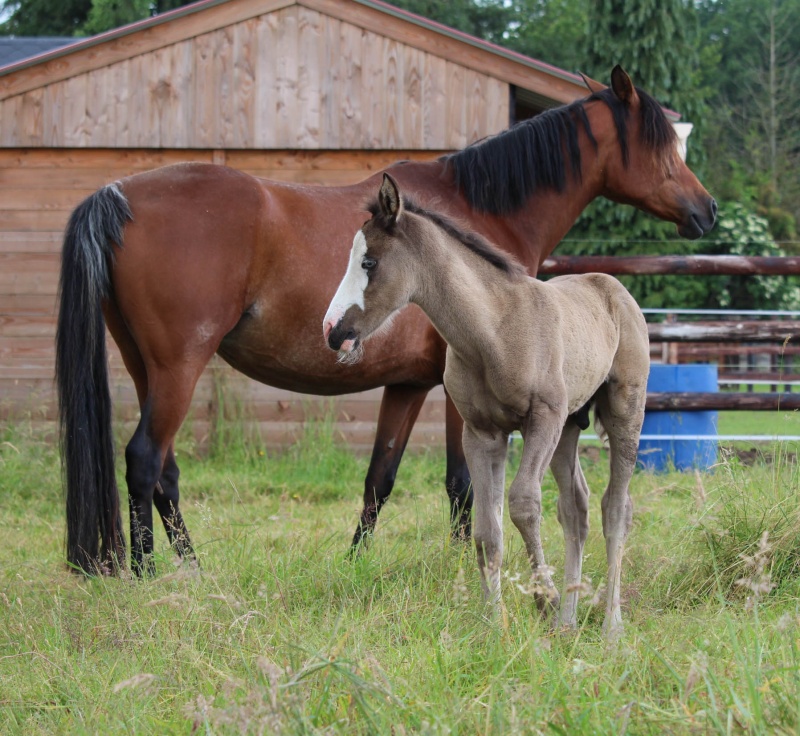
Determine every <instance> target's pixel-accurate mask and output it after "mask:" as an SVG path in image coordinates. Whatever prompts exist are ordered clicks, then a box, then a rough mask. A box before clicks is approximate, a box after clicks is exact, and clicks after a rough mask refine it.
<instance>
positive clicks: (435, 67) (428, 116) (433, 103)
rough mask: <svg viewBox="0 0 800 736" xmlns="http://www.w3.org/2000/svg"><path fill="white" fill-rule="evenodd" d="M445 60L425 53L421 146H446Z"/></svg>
mask: <svg viewBox="0 0 800 736" xmlns="http://www.w3.org/2000/svg"><path fill="white" fill-rule="evenodd" d="M446 75H447V62H446V61H445V60H444V59H442V58H440V57H439V56H434V55H433V54H425V69H424V77H423V83H422V87H423V103H422V117H423V120H422V140H423V144H422V147H423V148H439V149H444V148H446V147H447V92H446V87H445V85H446V78H447V76H446Z"/></svg>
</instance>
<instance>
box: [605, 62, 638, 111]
mask: <svg viewBox="0 0 800 736" xmlns="http://www.w3.org/2000/svg"><path fill="white" fill-rule="evenodd" d="M611 89H612V90H614V94H615V95H616V96H617V99H618V100H619V101H620V102H622V103H624V104H626V105H632V104H633V103H634V102H636V100H637V94H636V88H635V87H634V86H633V82H631V78H630V77H629V76H628V72H626V71H625V70H624V69H623V68H622V67H621V66H620V65H619V64H617V65H616V66H615V67H614V68H613V69H612V70H611Z"/></svg>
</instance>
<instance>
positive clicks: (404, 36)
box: [0, 0, 586, 107]
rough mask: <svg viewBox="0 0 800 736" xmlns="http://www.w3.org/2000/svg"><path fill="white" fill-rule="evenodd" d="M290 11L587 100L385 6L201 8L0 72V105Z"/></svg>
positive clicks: (546, 71) (543, 68)
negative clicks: (301, 10) (110, 66)
mask: <svg viewBox="0 0 800 736" xmlns="http://www.w3.org/2000/svg"><path fill="white" fill-rule="evenodd" d="M292 5H299V6H303V7H306V8H309V9H311V10H316V11H318V12H320V13H324V14H326V15H329V16H331V17H334V18H337V19H339V20H343V21H347V22H349V23H352V24H354V25H356V26H359V27H361V28H364V29H365V30H369V31H373V32H375V33H378V34H380V35H383V36H387V37H390V38H393V39H395V40H397V41H401V42H403V43H406V44H409V45H411V46H414V47H416V48H419V49H421V50H423V51H428V52H431V53H434V54H437V55H439V56H443V57H445V58H447V59H448V60H450V61H453V62H456V63H458V64H461V65H463V66H465V67H468V68H472V69H475V70H476V71H480V72H483V73H485V74H489V75H491V76H494V77H496V78H498V79H500V80H502V81H505V82H508V83H509V84H513V85H515V86H517V87H519V88H521V89H523V90H526V91H527V93H528V94H529V95H532V96H533V99H537V100H538V101H539V102H540V104H542V106H544V107H550V106H553V105H557V104H562V103H566V102H571V101H573V100H575V99H578V98H579V97H583V96H585V95H586V88H585V87H584V85H583V82H582V80H581V78H580V77H579V76H578V75H576V74H572V73H570V72H567V71H565V70H563V69H559V68H557V67H554V66H552V65H550V64H546V63H544V62H541V61H538V60H537V59H532V58H530V57H527V56H524V55H523V54H519V53H516V52H514V51H510V50H509V49H505V48H503V47H501V46H497V45H495V44H492V43H489V42H487V41H483V40H481V39H478V38H475V37H474V36H470V35H469V34H467V33H463V32H461V31H457V30H455V29H453V28H449V27H447V26H444V25H442V24H440V23H436V22H434V21H431V20H428V19H427V18H423V17H421V16H418V15H415V14H413V13H409V12H408V11H405V10H402V9H400V8H397V7H394V6H393V5H389V4H388V3H385V2H382V1H381V0H200V1H199V2H195V3H192V4H191V5H185V6H183V7H181V8H178V9H176V10H173V11H170V12H167V13H162V14H161V15H157V16H155V17H153V18H148V19H146V20H142V21H139V22H137V23H131V24H129V25H127V26H122V27H121V28H117V29H115V30H112V31H108V32H106V33H102V34H99V35H97V36H92V37H90V38H86V39H83V40H79V41H76V42H75V43H71V44H70V45H69V46H66V47H61V48H57V49H54V50H51V51H48V52H46V53H43V54H40V55H38V56H35V57H33V58H27V59H24V60H20V61H17V62H14V63H11V64H9V65H7V66H3V67H0V99H5V98H6V97H10V96H13V95H17V94H21V93H23V92H27V91H30V90H32V89H36V88H38V87H42V86H44V85H46V84H49V83H51V82H54V81H60V80H63V79H68V78H70V77H72V76H75V75H77V74H82V73H85V72H87V71H91V70H93V69H97V68H100V67H102V66H106V65H108V64H112V63H115V62H117V61H121V60H124V59H128V58H131V57H133V56H137V55H139V54H142V53H146V52H149V51H153V50H156V49H158V48H162V47H164V46H168V45H170V44H174V43H176V42H178V41H182V40H185V39H187V38H192V37H194V36H197V35H200V34H202V33H206V32H208V31H209V30H213V29H216V28H221V27H224V26H227V25H230V24H233V23H237V22H240V21H243V20H248V19H250V18H254V17H257V16H260V15H264V14H266V13H270V12H272V11H275V10H279V9H282V8H286V7H289V6H292Z"/></svg>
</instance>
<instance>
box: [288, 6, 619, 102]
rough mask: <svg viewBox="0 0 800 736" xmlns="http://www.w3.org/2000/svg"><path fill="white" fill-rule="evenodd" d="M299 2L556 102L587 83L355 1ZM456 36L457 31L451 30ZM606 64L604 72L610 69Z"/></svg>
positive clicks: (581, 91) (574, 96) (577, 95)
mask: <svg viewBox="0 0 800 736" xmlns="http://www.w3.org/2000/svg"><path fill="white" fill-rule="evenodd" d="M298 4H300V5H303V6H305V7H308V8H313V9H314V10H318V11H319V12H321V13H325V14H326V15H329V16H331V17H332V18H338V19H339V20H341V21H344V22H347V23H352V24H354V25H356V26H358V27H360V28H364V29H365V30H367V31H371V32H373V33H378V34H380V35H382V36H384V37H386V38H389V39H392V40H394V41H399V42H400V43H404V44H408V45H410V46H413V47H414V48H417V49H420V50H421V51H426V52H428V53H430V54H435V55H436V56H439V57H441V58H443V59H447V60H448V61H450V62H452V63H456V64H458V65H459V66H461V67H466V68H468V69H473V70H474V71H477V72H480V73H481V74H486V75H488V76H492V77H496V78H497V79H500V80H502V81H503V82H506V83H510V84H515V85H517V86H519V87H522V88H523V89H528V90H531V91H532V92H536V93H538V94H541V95H543V96H545V97H547V98H550V99H552V100H553V101H554V102H556V103H558V104H562V103H564V104H565V103H569V102H573V101H574V100H578V99H581V98H583V97H586V96H587V91H586V87H585V86H584V84H583V81H582V80H581V79H580V77H578V76H577V75H573V74H568V73H565V74H564V75H563V76H562V75H560V74H558V75H554V74H551V73H549V72H547V71H546V67H547V65H546V64H541V62H536V61H534V60H533V59H530V58H528V57H525V56H522V55H521V54H515V53H514V52H510V51H507V50H505V49H499V48H498V51H497V52H495V51H492V50H491V46H490V45H489V44H483V43H481V42H478V43H477V44H476V43H475V41H476V39H471V38H469V37H466V36H462V38H463V40H460V39H459V38H454V37H452V36H451V35H446V34H443V33H440V32H438V31H436V30H434V29H432V28H424V27H422V26H419V25H416V24H414V23H412V22H409V21H406V20H404V19H401V18H394V17H387V13H385V12H382V11H381V10H378V9H377V8H370V7H367V6H364V5H360V4H358V3H347V2H341V0H298ZM455 35H458V32H455ZM610 71H611V69H610V65H609V73H610Z"/></svg>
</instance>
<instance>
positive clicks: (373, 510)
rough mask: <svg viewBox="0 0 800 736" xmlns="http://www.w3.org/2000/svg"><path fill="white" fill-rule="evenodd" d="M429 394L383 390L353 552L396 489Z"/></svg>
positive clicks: (394, 388) (417, 390) (403, 388)
mask: <svg viewBox="0 0 800 736" xmlns="http://www.w3.org/2000/svg"><path fill="white" fill-rule="evenodd" d="M427 395H428V389H425V388H418V387H416V386H387V387H386V388H385V389H384V391H383V399H382V400H381V408H380V413H379V414H378V429H377V432H376V435H375V444H374V445H373V448H372V458H371V459H370V461H369V468H368V470H367V477H366V480H365V481H364V508H363V510H362V511H361V518H360V520H359V522H358V527H356V533H355V535H354V536H353V544H352V549H353V550H356V549H357V548H358V547H359V546H360V545H361V543H362V542H364V541H366V539H365V538H366V537H367V536H368V535H371V534H372V533H373V532H374V531H375V525H376V524H377V522H378V513H379V512H380V510H381V508H382V507H383V505H384V504H385V503H386V501H387V500H388V499H389V495H390V494H391V492H392V488H394V481H395V477H396V476H397V467H398V466H399V465H400V460H401V459H402V457H403V451H404V450H405V449H406V444H407V443H408V437H409V435H410V434H411V430H412V428H413V427H414V422H416V421H417V417H418V416H419V412H420V409H422V405H423V403H425V397H426V396H427Z"/></svg>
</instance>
